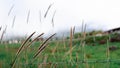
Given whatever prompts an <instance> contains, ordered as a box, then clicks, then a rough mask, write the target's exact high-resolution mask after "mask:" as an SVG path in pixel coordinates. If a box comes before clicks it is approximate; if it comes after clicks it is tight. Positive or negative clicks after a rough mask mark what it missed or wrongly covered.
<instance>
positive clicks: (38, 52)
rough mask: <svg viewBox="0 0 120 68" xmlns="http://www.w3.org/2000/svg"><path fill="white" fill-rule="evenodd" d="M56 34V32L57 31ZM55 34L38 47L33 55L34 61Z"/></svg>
mask: <svg viewBox="0 0 120 68" xmlns="http://www.w3.org/2000/svg"><path fill="white" fill-rule="evenodd" d="M55 34H56V33H55ZM55 34H53V35H51V36H50V37H49V38H47V39H46V40H45V41H44V42H43V43H42V44H41V45H40V47H39V48H38V51H37V52H36V53H35V55H34V56H33V61H34V60H35V59H36V57H37V56H38V55H39V54H40V53H41V52H42V51H43V50H44V49H45V48H46V46H47V45H45V44H46V43H47V42H48V41H49V40H50V39H51V38H52V37H53V36H54V35H55Z"/></svg>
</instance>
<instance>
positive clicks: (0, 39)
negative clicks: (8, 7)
mask: <svg viewBox="0 0 120 68" xmlns="http://www.w3.org/2000/svg"><path fill="white" fill-rule="evenodd" d="M6 30H7V26H6V27H5V29H4V30H3V32H2V35H1V38H0V43H2V40H3V37H4V34H5V32H6Z"/></svg>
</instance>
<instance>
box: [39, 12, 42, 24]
mask: <svg viewBox="0 0 120 68" xmlns="http://www.w3.org/2000/svg"><path fill="white" fill-rule="evenodd" d="M41 18H42V16H41V11H40V10H39V20H40V22H41Z"/></svg>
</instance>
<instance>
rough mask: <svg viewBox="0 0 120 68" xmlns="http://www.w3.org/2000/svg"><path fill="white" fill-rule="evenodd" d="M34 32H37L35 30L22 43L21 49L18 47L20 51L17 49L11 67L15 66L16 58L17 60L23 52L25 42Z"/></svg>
mask: <svg viewBox="0 0 120 68" xmlns="http://www.w3.org/2000/svg"><path fill="white" fill-rule="evenodd" d="M34 34H35V32H33V33H32V34H31V35H30V36H29V37H28V38H27V39H26V40H25V41H24V42H23V43H22V44H21V46H20V47H19V49H18V51H17V53H16V55H15V58H14V60H13V62H12V64H11V68H13V67H14V65H15V62H16V60H17V58H18V56H19V54H20V53H21V52H22V50H23V48H24V46H25V44H26V43H27V42H28V41H29V39H30V38H31V37H32V36H33V35H34Z"/></svg>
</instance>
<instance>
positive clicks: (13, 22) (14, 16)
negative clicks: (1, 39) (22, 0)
mask: <svg viewBox="0 0 120 68" xmlns="http://www.w3.org/2000/svg"><path fill="white" fill-rule="evenodd" d="M15 19H16V16H14V18H13V22H12V28H13V27H14V24H15Z"/></svg>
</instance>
